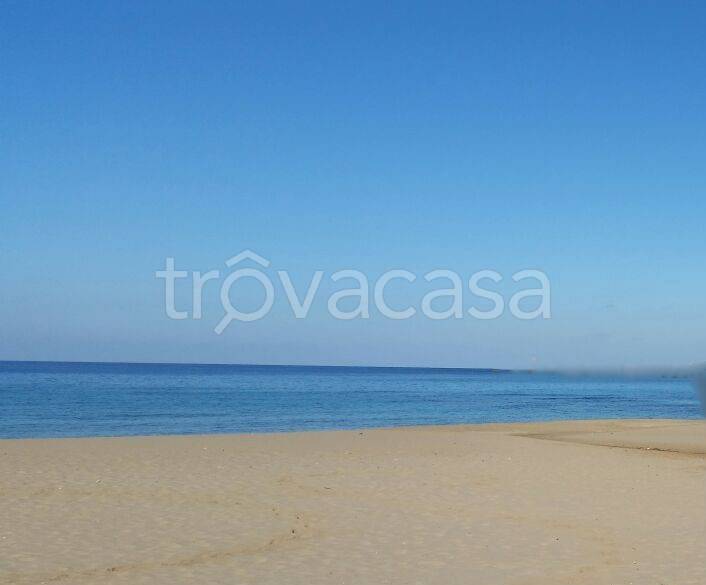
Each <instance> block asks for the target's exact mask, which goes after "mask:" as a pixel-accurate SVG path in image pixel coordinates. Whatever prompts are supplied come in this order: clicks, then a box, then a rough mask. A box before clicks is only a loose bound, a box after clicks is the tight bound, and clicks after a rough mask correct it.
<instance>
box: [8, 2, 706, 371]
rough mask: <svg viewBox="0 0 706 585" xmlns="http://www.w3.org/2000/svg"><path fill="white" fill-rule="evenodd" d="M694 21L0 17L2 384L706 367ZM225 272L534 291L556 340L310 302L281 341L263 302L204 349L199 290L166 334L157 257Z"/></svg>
mask: <svg viewBox="0 0 706 585" xmlns="http://www.w3.org/2000/svg"><path fill="white" fill-rule="evenodd" d="M705 25H706V8H704V6H703V4H700V3H696V2H693V3H689V2H684V3H678V4H674V3H668V2H633V3H629V2H621V3H615V2H592V3H584V2H562V3H559V2H556V3H554V2H551V3H540V2H537V3H519V2H517V3H489V2H483V3H472V2H467V3H458V4H454V3H448V4H446V5H445V6H443V7H440V6H439V5H438V4H436V3H424V4H420V3H409V2H407V3H395V4H387V5H386V6H381V5H380V4H379V3H358V4H356V5H355V6H351V7H348V8H341V7H336V6H332V5H331V3H306V4H301V3H257V4H256V3H252V4H251V5H250V6H246V5H245V4H239V3H227V4H226V3H218V2H215V3H211V4H210V6H208V7H204V6H201V5H199V3H195V2H194V3H185V2H170V3H166V2H164V3H161V2H153V3H120V4H118V3H114V4H112V5H111V4H110V3H101V5H94V6H91V5H85V3H71V2H64V3H60V4H59V3H49V2H35V3H23V2H7V3H4V5H3V19H2V22H0V51H1V54H2V59H1V60H0V76H1V77H0V80H1V81H0V124H1V126H0V203H1V204H2V214H1V215H0V269H1V270H2V275H3V276H2V280H1V282H2V299H3V302H2V304H1V305H0V359H57V360H64V359H66V360H119V361H184V362H256V363H320V364H369V365H430V366H470V367H474V366H477V367H531V366H537V367H573V366H589V367H591V366H592V367H600V366H649V367H653V366H665V365H667V366H677V365H685V364H690V363H694V362H702V361H704V360H706V295H704V290H705V289H706V271H705V270H704V261H703V257H704V252H705V251H706V230H704V220H705V218H706V109H705V108H704V103H706V40H705V38H704V35H703V30H704V26H705ZM244 248H250V249H253V250H255V251H256V252H258V253H259V254H261V255H262V256H264V257H266V258H267V259H269V260H270V261H271V262H272V265H271V269H272V270H277V269H288V270H289V271H290V272H291V274H292V277H293V280H295V283H297V284H298V286H300V287H305V286H306V283H308V281H309V278H310V276H311V273H312V272H313V271H314V270H316V269H321V270H324V271H325V273H326V275H327V276H328V275H329V274H331V273H333V272H335V271H336V270H339V269H344V268H356V269H359V270H362V271H364V272H365V273H366V274H369V275H370V278H371V280H373V279H374V278H375V277H376V275H379V274H380V273H382V272H383V271H385V270H387V269H390V268H406V269H408V270H411V271H413V272H415V273H417V274H419V275H420V277H421V275H423V274H424V273H425V272H427V271H429V270H432V269H435V268H450V269H453V270H455V271H457V272H459V274H461V275H462V276H464V277H465V278H467V277H468V276H470V275H471V274H472V273H473V272H475V271H477V270H481V269H487V268H489V269H494V270H497V271H498V272H500V273H502V274H503V275H504V276H505V277H506V280H509V276H510V275H511V274H512V273H514V272H516V271H518V270H521V269H524V268H537V269H541V270H543V271H544V272H545V273H546V274H547V275H548V276H549V278H550V279H551V283H552V309H553V311H552V319H549V320H534V321H519V320H516V319H512V318H505V317H504V318H502V319H498V320H495V321H487V322H480V321H477V320H474V319H471V318H464V319H460V320H454V319H452V320H448V321H429V320H426V319H423V318H421V317H420V318H413V319H410V320H406V321H390V320H387V319H383V318H378V317H376V316H374V315H373V316H372V317H371V319H368V320H355V321H348V322H341V321H336V320H334V319H332V318H331V317H330V316H329V315H328V314H327V313H326V296H325V295H324V294H322V295H321V296H320V297H317V298H316V300H315V302H314V304H313V306H312V310H311V314H310V317H309V318H308V319H306V320H296V319H294V318H293V317H292V315H291V314H290V313H289V312H288V311H287V308H286V307H285V306H283V304H282V303H281V302H279V299H280V297H282V296H283V294H282V293H281V291H278V302H276V303H275V307H274V309H273V311H272V314H270V315H269V316H268V317H267V318H265V319H263V320H261V321H258V322H256V323H247V324H234V325H233V326H231V327H229V328H228V330H227V331H226V332H225V333H224V334H223V335H221V336H217V335H215V334H214V333H213V327H214V325H215V323H217V321H218V320H219V318H220V316H219V305H218V291H217V286H216V287H214V288H213V289H205V290H206V292H205V293H204V297H205V298H204V303H205V310H204V318H203V319H202V320H200V321H193V320H186V321H171V320H169V319H167V318H166V316H165V314H164V308H163V294H164V291H163V282H161V281H159V280H157V279H155V278H154V272H155V271H156V270H159V269H161V268H163V267H164V262H165V258H166V257H167V256H172V257H174V258H175V259H176V263H177V268H183V269H188V270H201V271H206V270H209V269H214V268H216V269H220V270H221V271H222V272H224V273H226V269H225V265H224V261H225V260H226V259H228V258H229V257H230V256H232V255H234V254H236V253H237V252H239V251H240V250H242V249H244ZM187 286H188V285H187ZM326 287H327V288H325V289H324V291H323V292H326V291H328V290H332V289H333V287H332V286H331V285H330V284H328V285H326ZM511 288H512V287H511V282H503V283H502V284H501V285H500V286H499V290H503V291H507V293H508V294H510V292H511ZM422 290H423V286H422V284H420V283H415V285H413V286H410V287H409V288H405V286H404V285H403V284H401V283H398V284H397V285H396V286H391V287H390V289H389V292H388V300H389V302H390V304H395V303H399V304H400V306H403V305H404V304H405V303H407V302H414V299H415V298H419V295H418V294H417V293H418V292H419V291H422ZM206 293H208V294H206ZM178 294H180V293H178ZM422 294H423V293H422ZM179 298H180V299H181V300H184V298H183V297H179ZM241 300H242V302H243V303H245V304H246V305H247V303H250V302H252V303H255V304H256V302H257V291H255V290H254V289H253V290H249V289H247V287H244V288H243V290H242V297H241Z"/></svg>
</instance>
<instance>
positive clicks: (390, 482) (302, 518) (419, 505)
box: [0, 421, 706, 585]
mask: <svg viewBox="0 0 706 585" xmlns="http://www.w3.org/2000/svg"><path fill="white" fill-rule="evenodd" d="M705 454H706V423H704V422H701V421H691V422H687V421H613V422H610V421H603V422H597V421H591V422H562V423H547V424H527V425H488V426H465V427H421V428H405V429H390V430H385V429H382V430H366V431H352V432H348V431H343V432H314V433H288V434H279V435H231V436H189V437H151V438H142V437H140V438H115V439H113V438H111V439H64V440H22V441H14V440H6V441H0V583H3V584H5V583H17V584H26V583H31V584H39V583H60V584H73V583H76V584H94V583H95V584H103V583H110V584H130V585H136V584H140V583H149V584H169V585H175V584H177V585H178V584H182V583H183V584H187V583H188V584H190V585H191V584H198V585H209V584H213V583H219V584H221V583H222V584H228V585H240V584H253V585H256V584H257V585H262V584H269V583H277V584H282V585H296V584H299V583H301V584H312V585H316V584H326V585H328V584H333V583H351V584H358V583H360V584H383V583H400V584H405V585H409V584H414V583H422V584H436V583H438V584H443V585H450V584H455V583H463V584H470V585H495V584H497V585H515V584H517V585H520V584H522V585H533V584H537V585H540V584H541V585H552V584H556V585H569V584H590V585H602V584H606V585H627V584H629V583H634V584H655V585H657V584H663V585H688V584H694V585H697V584H698V585H704V583H706V546H704V544H705V543H706V455H705Z"/></svg>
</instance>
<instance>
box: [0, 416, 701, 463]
mask: <svg viewBox="0 0 706 585" xmlns="http://www.w3.org/2000/svg"><path fill="white" fill-rule="evenodd" d="M699 422H703V423H704V427H705V428H706V421H704V419H702V418H700V417H694V418H596V419H591V418H582V419H549V420H537V421H534V420H529V421H516V422H496V421H492V422H484V423H461V424H459V423H447V424H444V423H441V424H439V423H434V424H410V425H392V426H381V427H350V428H349V427H345V428H335V429H332V428H321V429H305V430H284V431H261V432H260V431H250V432H237V433H231V432H224V433H171V434H142V435H75V436H58V437H57V436H55V437H0V445H2V444H3V443H5V442H22V441H79V440H86V441H90V440H105V439H159V438H165V439H182V438H184V439H188V438H194V437H195V438H204V439H205V438H209V437H214V438H215V437H219V438H223V437H230V438H239V437H280V436H283V435H285V436H286V435H308V434H322V433H323V434H325V433H360V432H375V431H397V430H418V431H424V430H439V431H442V430H456V431H498V432H501V431H504V432H508V433H511V432H513V431H517V432H518V434H520V435H521V433H519V431H521V430H523V429H527V430H529V429H531V428H534V427H539V428H544V427H549V430H551V429H553V428H555V427H556V430H557V432H559V433H561V431H560V430H559V428H560V427H563V426H565V425H571V426H572V427H577V426H578V427H587V428H586V431H587V432H588V431H593V432H603V431H604V430H608V429H609V428H610V426H611V425H618V426H620V427H625V426H626V425H634V426H636V427H655V428H658V427H662V426H665V425H667V426H670V425H681V424H683V423H687V424H688V423H697V428H698V423H699ZM622 430H626V429H622ZM541 435H542V433H541V432H540V433H537V434H536V436H534V435H532V434H527V435H521V436H527V437H532V436H534V438H546V439H547V440H558V439H551V438H549V437H543V436H541ZM567 442H578V441H567ZM605 446H615V447H619V446H620V445H605ZM704 450H705V451H706V445H705V447H704ZM705 454H706V453H705Z"/></svg>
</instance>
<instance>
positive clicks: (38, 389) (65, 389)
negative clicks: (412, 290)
mask: <svg viewBox="0 0 706 585" xmlns="http://www.w3.org/2000/svg"><path fill="white" fill-rule="evenodd" d="M700 412H701V411H700V408H699V404H698V401H697V398H696V394H695V391H694V389H693V387H692V385H691V383H690V381H689V380H687V379H676V378H669V377H657V376H654V377H642V378H630V377H607V376H602V377H598V376H596V377H580V376H568V375H562V374H546V373H541V374H539V373H527V372H510V371H493V370H461V369H459V370H450V369H422V368H348V367H300V366H238V365H175V364H100V363H47V362H0V437H3V438H10V437H78V436H99V435H161V434H191V433H251V432H271V431H293V430H313V429H350V428H364V427H383V426H398V425H417V424H449V423H482V422H492V421H532V420H552V419H570V418H584V419H585V418H661V417H666V418H697V417H699V416H700Z"/></svg>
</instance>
